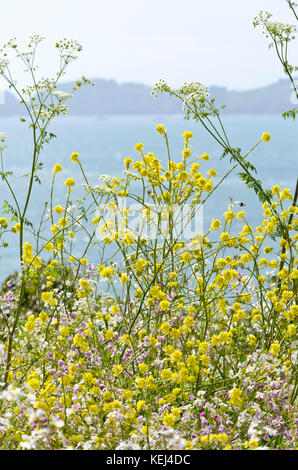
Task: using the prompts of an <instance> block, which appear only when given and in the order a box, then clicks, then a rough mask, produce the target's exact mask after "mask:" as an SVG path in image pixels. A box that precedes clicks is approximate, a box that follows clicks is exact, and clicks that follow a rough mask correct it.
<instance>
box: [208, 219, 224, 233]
mask: <svg viewBox="0 0 298 470" xmlns="http://www.w3.org/2000/svg"><path fill="white" fill-rule="evenodd" d="M220 226H221V222H220V221H219V220H218V219H213V220H212V222H211V225H210V230H218V229H219V228H220Z"/></svg>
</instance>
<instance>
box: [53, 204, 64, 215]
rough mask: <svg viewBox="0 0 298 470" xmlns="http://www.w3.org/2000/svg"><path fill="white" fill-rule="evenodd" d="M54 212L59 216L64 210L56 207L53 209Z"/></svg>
mask: <svg viewBox="0 0 298 470" xmlns="http://www.w3.org/2000/svg"><path fill="white" fill-rule="evenodd" d="M54 211H55V212H56V214H59V215H60V214H63V212H64V209H63V207H62V206H56V207H55V208H54Z"/></svg>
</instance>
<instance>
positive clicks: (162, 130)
mask: <svg viewBox="0 0 298 470" xmlns="http://www.w3.org/2000/svg"><path fill="white" fill-rule="evenodd" d="M156 130H157V132H158V133H159V134H160V135H163V134H166V130H165V127H164V126H163V125H162V124H158V126H156Z"/></svg>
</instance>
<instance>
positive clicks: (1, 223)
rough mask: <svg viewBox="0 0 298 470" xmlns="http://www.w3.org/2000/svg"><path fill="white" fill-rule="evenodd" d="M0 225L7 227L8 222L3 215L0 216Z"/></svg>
mask: <svg viewBox="0 0 298 470" xmlns="http://www.w3.org/2000/svg"><path fill="white" fill-rule="evenodd" d="M0 227H3V228H7V227H8V222H7V219H6V218H5V217H1V218H0Z"/></svg>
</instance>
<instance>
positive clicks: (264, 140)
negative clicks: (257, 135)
mask: <svg viewBox="0 0 298 470" xmlns="http://www.w3.org/2000/svg"><path fill="white" fill-rule="evenodd" d="M262 140H263V142H266V143H267V142H269V140H271V135H270V134H269V133H268V132H263V135H262Z"/></svg>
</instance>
